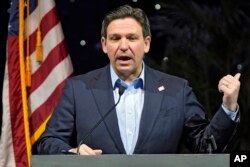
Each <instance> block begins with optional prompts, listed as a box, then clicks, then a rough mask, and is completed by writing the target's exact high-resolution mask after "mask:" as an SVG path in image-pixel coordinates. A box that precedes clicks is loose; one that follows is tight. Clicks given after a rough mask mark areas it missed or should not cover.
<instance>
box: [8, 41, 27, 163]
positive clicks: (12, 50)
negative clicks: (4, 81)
mask: <svg viewBox="0 0 250 167" xmlns="http://www.w3.org/2000/svg"><path fill="white" fill-rule="evenodd" d="M18 46H19V43H18V38H11V37H9V40H8V52H9V57H8V60H7V61H8V71H9V72H11V75H8V76H9V107H10V118H11V119H10V121H11V131H12V138H13V148H14V154H15V160H16V165H18V164H23V165H24V166H25V165H26V166H28V162H27V159H28V156H27V152H26V151H27V150H26V148H27V146H26V140H25V133H24V132H25V128H24V123H23V120H24V118H23V106H22V100H21V99H22V92H21V86H20V85H21V77H20V69H19V68H20V64H19V56H18V55H19V48H18Z"/></svg>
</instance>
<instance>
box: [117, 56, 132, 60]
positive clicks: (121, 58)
mask: <svg viewBox="0 0 250 167" xmlns="http://www.w3.org/2000/svg"><path fill="white" fill-rule="evenodd" d="M118 60H120V61H128V60H131V57H129V56H120V57H118Z"/></svg>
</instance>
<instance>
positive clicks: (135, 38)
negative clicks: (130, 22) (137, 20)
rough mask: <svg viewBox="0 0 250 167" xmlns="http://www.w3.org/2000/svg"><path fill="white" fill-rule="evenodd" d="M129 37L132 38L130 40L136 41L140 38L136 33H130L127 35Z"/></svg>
mask: <svg viewBox="0 0 250 167" xmlns="http://www.w3.org/2000/svg"><path fill="white" fill-rule="evenodd" d="M127 39H128V40H130V41H135V40H137V39H138V36H136V35H130V36H128V37H127Z"/></svg>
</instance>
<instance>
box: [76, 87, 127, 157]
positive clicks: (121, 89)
mask: <svg viewBox="0 0 250 167" xmlns="http://www.w3.org/2000/svg"><path fill="white" fill-rule="evenodd" d="M125 89H126V88H125V87H123V86H119V91H118V94H119V98H118V101H117V102H116V103H115V104H114V105H113V106H112V107H111V108H110V109H109V110H108V112H106V114H105V115H104V116H102V115H101V119H100V120H99V121H98V122H97V123H96V124H95V126H93V128H92V129H90V131H89V132H88V133H87V134H86V135H85V136H84V138H83V139H82V140H81V141H80V143H79V144H78V146H77V149H76V154H77V155H80V153H79V149H80V146H81V145H82V143H84V142H85V141H86V140H87V138H88V137H89V136H90V135H91V134H92V133H93V131H94V130H95V129H96V128H97V127H98V126H99V125H100V124H101V123H102V122H103V120H104V119H105V118H106V117H107V116H108V115H109V114H110V113H111V112H112V111H113V109H114V108H115V107H116V106H117V104H118V103H119V102H120V100H121V96H122V95H123V93H124V91H125Z"/></svg>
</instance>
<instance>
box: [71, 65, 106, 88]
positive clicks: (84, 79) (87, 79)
mask: <svg viewBox="0 0 250 167" xmlns="http://www.w3.org/2000/svg"><path fill="white" fill-rule="evenodd" d="M109 73H110V72H109V66H108V65H107V66H105V67H102V68H99V69H95V70H93V71H90V72H87V73H85V74H81V75H77V76H73V77H71V78H69V79H68V80H67V82H68V83H72V84H85V85H93V84H95V82H97V81H98V80H100V79H101V80H102V81H103V80H108V76H109V75H110V74H109Z"/></svg>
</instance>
